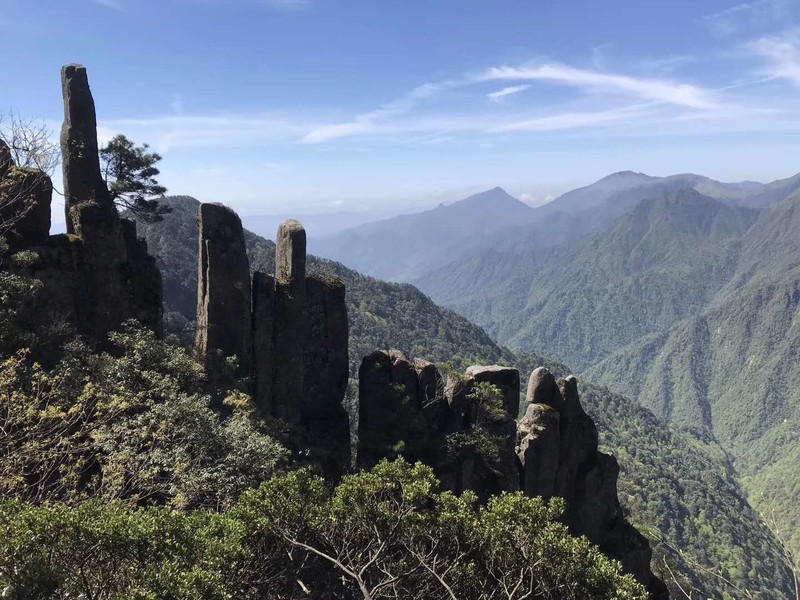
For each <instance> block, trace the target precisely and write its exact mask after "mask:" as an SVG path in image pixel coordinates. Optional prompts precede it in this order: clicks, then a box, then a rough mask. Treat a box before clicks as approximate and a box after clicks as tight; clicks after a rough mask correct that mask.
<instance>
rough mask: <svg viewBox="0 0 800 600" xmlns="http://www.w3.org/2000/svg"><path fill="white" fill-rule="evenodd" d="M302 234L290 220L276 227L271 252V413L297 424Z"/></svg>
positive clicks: (303, 263)
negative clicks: (272, 344) (273, 291)
mask: <svg viewBox="0 0 800 600" xmlns="http://www.w3.org/2000/svg"><path fill="white" fill-rule="evenodd" d="M305 302H306V231H305V229H303V226H302V225H301V224H300V222H299V221H295V220H294V219H290V220H288V221H286V222H284V223H282V224H281V226H280V227H279V228H278V236H277V247H276V249H275V327H274V331H273V336H274V338H273V339H274V340H275V379H274V384H273V414H274V416H276V417H278V418H280V419H283V420H284V421H286V422H288V423H297V421H299V419H300V415H301V407H302V405H303V390H304V384H303V371H304V368H303V348H304V347H305V334H306V326H305V318H304V312H305Z"/></svg>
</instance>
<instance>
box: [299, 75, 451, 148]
mask: <svg viewBox="0 0 800 600" xmlns="http://www.w3.org/2000/svg"><path fill="white" fill-rule="evenodd" d="M458 85H461V82H459V81H442V82H439V83H426V84H423V85H420V86H418V87H416V88H414V89H413V90H411V91H410V92H408V93H407V94H404V95H402V96H401V97H399V98H397V99H396V100H393V101H392V102H389V103H387V104H384V105H383V106H381V107H379V108H377V109H376V110H373V111H370V112H366V113H362V114H360V115H356V117H355V118H353V120H352V121H346V122H343V123H333V124H331V125H325V126H323V127H319V128H316V129H313V130H312V131H310V132H308V133H307V134H306V135H305V136H304V137H303V139H302V140H301V142H302V143H304V144H318V143H320V142H326V141H328V140H333V139H337V138H343V137H349V136H353V135H364V134H378V133H381V132H383V133H390V132H391V131H393V128H392V127H391V126H388V125H387V124H386V123H385V121H386V120H387V119H390V118H392V117H397V116H400V115H403V114H405V113H407V112H408V111H410V110H411V109H413V108H414V107H416V106H417V105H419V104H420V103H421V102H423V101H424V100H427V99H429V98H431V97H433V96H435V95H436V94H438V93H440V92H443V91H445V90H447V89H450V88H453V87H456V86H458Z"/></svg>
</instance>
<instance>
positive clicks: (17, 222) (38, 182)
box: [0, 140, 53, 250]
mask: <svg viewBox="0 0 800 600" xmlns="http://www.w3.org/2000/svg"><path fill="white" fill-rule="evenodd" d="M52 199H53V183H52V181H51V180H50V177H49V176H48V175H47V173H42V172H41V171H37V170H35V169H23V168H20V167H17V166H16V165H15V164H14V160H13V158H12V156H11V151H10V150H9V148H8V146H7V145H6V143H5V142H4V141H3V140H0V223H2V225H3V228H4V229H7V231H6V238H7V239H6V241H7V242H8V244H9V246H10V247H11V249H12V250H14V249H17V248H28V247H30V246H35V245H39V244H43V243H45V242H46V241H47V238H48V236H49V235H50V204H51V202H52ZM9 227H10V229H9Z"/></svg>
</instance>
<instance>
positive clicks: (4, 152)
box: [0, 140, 14, 179]
mask: <svg viewBox="0 0 800 600" xmlns="http://www.w3.org/2000/svg"><path fill="white" fill-rule="evenodd" d="M13 166H14V161H13V159H12V158H11V150H9V148H8V144H6V142H5V140H0V179H2V178H3V177H5V176H6V173H8V170H9V169H10V168H11V167H13Z"/></svg>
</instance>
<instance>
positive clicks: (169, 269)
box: [140, 198, 789, 600]
mask: <svg viewBox="0 0 800 600" xmlns="http://www.w3.org/2000/svg"><path fill="white" fill-rule="evenodd" d="M169 202H170V204H171V205H172V206H173V208H174V211H173V212H172V213H170V214H169V215H167V217H166V219H165V221H164V222H162V223H158V224H154V225H140V231H142V232H145V233H146V237H147V240H148V245H149V247H150V250H151V252H154V253H155V254H156V256H157V257H158V259H159V264H160V266H161V268H162V272H163V274H164V279H165V296H166V297H165V300H166V304H167V306H168V307H171V308H172V309H173V311H174V310H175V309H176V308H178V309H179V311H175V312H179V313H180V314H178V315H173V323H177V322H179V320H183V322H185V321H186V320H187V319H189V318H191V317H192V316H193V314H194V293H195V292H194V286H195V285H196V283H195V282H196V274H195V273H196V263H195V261H196V249H195V245H194V244H195V240H196V212H197V202H196V201H195V200H193V199H190V198H172V199H169ZM247 244H248V248H249V250H250V252H251V261H252V262H253V263H254V264H255V265H258V267H259V268H262V267H266V268H271V263H272V261H273V260H274V245H273V244H272V243H271V242H269V241H266V240H263V239H262V238H258V237H257V236H253V235H249V234H248V235H247ZM309 263H310V265H312V268H326V269H328V270H331V271H333V272H335V273H337V274H338V275H339V276H341V277H342V278H343V279H344V280H345V282H346V284H347V294H348V309H349V311H350V320H351V358H352V364H353V366H357V364H358V362H359V361H360V359H361V357H362V356H363V355H365V354H367V353H368V352H370V351H372V350H373V349H374V348H375V347H384V348H386V347H399V348H401V349H402V350H404V351H405V352H407V353H409V354H411V355H413V356H419V357H426V358H429V359H432V360H434V361H437V362H438V361H447V362H456V363H462V364H464V363H466V362H480V363H491V362H506V363H509V364H514V365H518V366H520V367H521V368H522V370H523V375H527V374H528V372H529V371H530V369H532V368H533V367H534V366H538V365H540V364H543V359H541V358H540V357H533V356H525V357H522V356H515V355H513V354H512V353H511V352H509V351H507V350H504V349H502V348H500V347H499V346H497V345H495V344H494V343H493V342H491V340H489V339H488V337H487V336H486V334H485V333H484V332H483V331H482V330H480V329H479V328H477V327H475V326H474V325H472V324H470V323H469V322H468V321H466V320H464V319H463V318H461V317H457V316H456V315H454V314H453V313H451V312H450V311H446V310H443V309H441V308H439V307H438V306H436V305H435V304H434V303H433V302H432V301H431V300H430V299H428V298H427V297H426V296H424V295H423V294H421V293H420V292H419V291H418V290H416V288H414V287H412V286H410V285H398V284H391V283H386V282H382V281H379V280H376V279H372V278H370V277H365V276H363V275H360V274H358V273H355V272H354V271H351V270H349V269H346V268H344V267H342V266H341V265H338V264H337V263H332V262H329V261H321V260H319V259H315V258H310V259H309ZM498 268H500V265H498ZM176 292H177V294H176ZM181 299H183V300H181ZM453 359H455V361H453ZM547 365H548V367H550V368H551V369H553V370H554V371H555V372H560V373H562V374H565V373H566V368H565V367H563V366H561V365H560V364H558V363H556V362H553V361H548V362H547ZM583 401H584V404H585V405H586V407H587V410H588V411H589V412H590V413H591V414H592V416H593V418H594V419H595V420H596V421H597V423H598V427H599V429H600V431H601V438H602V441H603V444H604V447H605V448H606V450H607V451H609V452H612V453H613V454H615V455H616V456H617V457H618V458H619V461H620V464H621V467H622V474H621V478H620V490H621V497H622V499H623V502H624V504H625V505H626V507H627V509H628V510H629V511H630V513H631V516H632V519H633V520H634V521H635V522H636V524H637V525H638V526H640V527H641V528H642V529H643V530H645V531H648V532H649V533H650V534H651V535H652V538H653V539H654V540H656V542H655V544H654V545H655V546H656V555H657V561H663V559H664V557H666V558H667V560H668V564H669V565H670V567H671V568H672V569H673V570H675V573H676V574H677V575H678V577H679V579H680V580H681V583H682V585H686V584H687V582H692V584H693V585H695V586H696V587H697V588H699V589H702V590H704V592H705V593H706V594H707V597H712V598H723V595H722V593H723V592H724V591H725V589H724V586H722V587H718V586H717V587H715V581H716V577H715V576H713V575H709V574H707V573H704V571H703V569H702V568H700V567H698V566H697V565H696V564H694V562H692V561H696V562H697V563H698V564H699V565H702V567H705V568H707V569H711V570H714V571H722V573H723V574H724V575H725V576H726V577H728V578H730V579H731V580H732V581H733V582H734V583H736V584H737V585H740V586H744V587H748V588H752V589H755V590H760V591H761V592H763V596H762V597H763V598H775V599H776V600H777V599H779V598H781V597H782V594H783V593H784V591H785V590H787V589H788V588H787V586H788V581H789V580H788V572H787V570H786V569H785V568H784V567H782V566H781V562H780V559H779V554H778V547H777V543H776V540H775V539H774V538H773V537H772V536H771V535H770V534H769V532H767V531H766V530H765V529H764V528H763V526H762V525H761V523H760V521H759V519H758V517H757V516H756V515H755V513H754V512H753V511H752V510H751V509H750V508H749V507H748V505H747V503H746V502H745V500H744V494H743V492H742V490H741V488H740V487H739V485H738V483H737V482H736V481H735V480H734V479H733V477H732V469H731V467H730V465H729V463H728V461H727V459H726V457H725V454H724V453H723V452H721V451H720V450H719V449H718V448H717V447H716V446H715V445H714V444H713V443H711V442H701V441H700V440H699V439H698V438H695V437H694V436H692V435H689V434H682V433H678V432H676V431H673V430H670V429H669V428H668V427H667V426H665V425H664V424H663V423H662V422H661V421H659V420H658V419H656V418H655V417H654V416H653V415H652V414H651V413H650V412H649V411H647V410H646V409H643V408H640V407H638V406H636V405H635V404H634V403H633V402H631V401H630V400H627V399H626V398H623V397H622V396H619V395H616V394H611V393H609V392H608V391H606V390H604V389H603V388H597V387H593V386H590V385H585V386H584V389H583ZM657 540H664V541H665V542H666V543H668V544H669V545H670V546H672V547H674V548H678V549H680V550H682V551H684V552H685V553H686V557H687V558H683V557H681V556H680V555H679V554H678V553H677V551H674V550H671V549H669V548H668V547H667V546H666V545H663V544H661V543H660V542H657ZM756 557H757V558H756ZM656 568H657V570H659V572H660V573H661V574H662V575H663V576H664V577H665V578H666V579H669V578H670V577H671V576H670V575H669V572H668V571H667V569H666V567H664V565H663V562H658V564H656ZM673 587H674V585H673Z"/></svg>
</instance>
